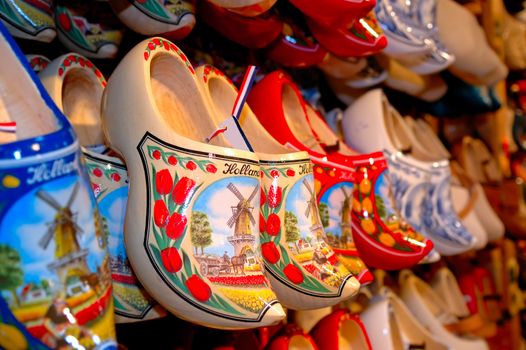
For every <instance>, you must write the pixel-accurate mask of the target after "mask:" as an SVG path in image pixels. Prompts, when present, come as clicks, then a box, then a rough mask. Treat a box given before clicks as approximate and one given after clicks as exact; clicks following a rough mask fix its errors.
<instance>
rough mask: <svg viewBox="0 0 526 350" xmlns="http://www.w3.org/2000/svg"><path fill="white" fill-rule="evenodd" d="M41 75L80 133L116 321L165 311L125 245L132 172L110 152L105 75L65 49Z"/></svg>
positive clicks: (135, 319) (153, 315) (119, 321)
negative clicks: (100, 224) (104, 106)
mask: <svg viewBox="0 0 526 350" xmlns="http://www.w3.org/2000/svg"><path fill="white" fill-rule="evenodd" d="M40 79H41V81H42V83H43V85H44V87H45V88H46V89H47V91H48V93H49V94H50V96H51V98H52V99H53V101H55V103H56V105H57V106H58V107H59V108H60V110H62V111H64V113H65V114H66V116H67V118H68V119H69V120H70V122H71V123H72V124H73V128H74V129H75V132H76V134H77V135H78V136H79V141H80V143H81V145H82V146H83V147H82V152H83V157H84V161H85V162H86V165H87V167H88V171H89V177H90V181H91V185H92V189H93V192H94V194H95V198H96V199H97V203H98V206H99V211H100V215H101V216H102V220H104V228H105V231H106V232H105V234H106V237H105V238H104V239H101V240H100V242H99V244H100V245H102V246H107V247H108V250H109V254H110V261H109V263H110V269H111V273H112V275H111V276H112V280H113V298H114V301H115V321H116V322H117V323H127V322H136V321H140V320H149V319H155V318H159V317H163V316H165V315H166V311H165V310H164V309H163V308H162V307H161V306H160V305H159V304H157V303H156V302H155V301H154V300H153V299H152V297H150V296H149V295H148V294H147V293H146V291H145V290H144V288H143V287H142V286H141V285H140V283H138V281H137V277H136V276H135V274H134V273H133V270H132V269H131V266H130V264H129V262H128V257H127V255H126V250H125V247H124V232H123V231H124V216H125V212H126V202H127V200H128V173H127V170H126V166H125V165H124V162H123V161H122V160H121V159H119V158H117V157H115V156H110V155H108V153H111V150H110V149H109V148H108V147H107V146H106V145H105V142H104V137H103V134H102V125H101V124H102V121H101V116H100V104H101V100H102V93H103V91H104V88H105V87H106V79H105V78H104V76H103V75H102V73H101V72H100V71H99V70H98V69H97V67H96V66H95V65H93V63H92V62H91V61H90V60H88V59H87V58H85V57H82V56H80V55H78V54H73V53H71V54H66V55H62V56H60V57H58V58H56V59H55V60H53V62H51V63H50V64H49V65H48V66H47V68H46V69H44V70H43V71H42V72H41V73H40Z"/></svg>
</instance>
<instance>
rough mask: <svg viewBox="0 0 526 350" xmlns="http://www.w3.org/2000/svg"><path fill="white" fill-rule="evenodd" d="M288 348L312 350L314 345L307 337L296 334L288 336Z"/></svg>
mask: <svg viewBox="0 0 526 350" xmlns="http://www.w3.org/2000/svg"><path fill="white" fill-rule="evenodd" d="M289 350H314V347H313V346H312V343H311V342H310V341H309V339H308V338H306V337H305V336H303V335H299V334H298V335H293V336H292V337H291V338H290V342H289Z"/></svg>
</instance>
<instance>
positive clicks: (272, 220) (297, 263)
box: [196, 65, 359, 310]
mask: <svg viewBox="0 0 526 350" xmlns="http://www.w3.org/2000/svg"><path fill="white" fill-rule="evenodd" d="M196 74H197V77H198V79H199V80H200V81H201V82H202V83H203V86H204V89H205V91H206V93H207V95H209V97H210V102H211V104H212V106H213V108H214V111H215V113H213V115H214V116H215V117H216V120H217V123H218V124H219V123H220V122H222V121H223V120H225V119H226V118H229V117H230V115H231V111H232V106H233V105H234V103H235V102H236V99H237V95H238V93H237V89H236V88H235V86H234V85H233V84H232V82H231V81H230V80H228V78H227V77H226V76H225V75H224V74H223V73H222V72H220V71H219V70H217V69H216V68H214V67H212V66H209V65H205V66H201V67H199V68H197V70H196ZM239 124H240V125H241V127H242V128H243V130H244V131H245V133H246V137H247V138H248V140H249V141H250V143H251V145H252V147H253V148H254V150H255V152H256V154H257V156H258V158H259V161H260V166H261V171H262V176H261V189H262V192H261V201H260V204H261V216H260V218H259V230H260V241H261V242H262V243H261V250H262V255H263V259H264V262H265V267H266V272H267V275H268V277H269V279H270V282H271V285H272V289H273V290H274V291H275V292H276V295H277V296H278V299H279V300H280V302H281V303H282V304H283V305H284V306H286V307H287V308H291V309H294V310H298V309H302V310H303V309H315V308H320V307H327V306H331V305H334V304H337V303H339V302H341V301H343V300H346V299H348V298H349V297H351V296H353V295H355V294H356V293H357V292H358V289H359V282H358V281H357V280H356V278H355V277H354V276H353V275H352V274H351V273H350V272H349V271H348V270H347V269H346V268H345V266H343V265H342V264H341V263H340V262H338V260H337V258H336V255H335V253H334V251H333V250H332V249H331V247H330V246H329V245H328V244H327V243H326V242H325V238H326V234H325V230H324V227H323V224H322V221H321V218H320V215H319V212H318V205H317V200H316V193H315V192H314V177H313V173H312V163H311V162H310V160H309V155H308V153H307V152H291V150H290V149H288V148H287V147H285V146H283V145H281V144H280V143H279V142H277V141H276V140H275V139H274V138H273V137H272V136H271V135H270V134H269V133H268V132H267V131H266V130H265V128H264V127H263V126H262V125H261V124H260V123H259V121H258V120H257V118H256V116H255V115H254V113H253V112H252V110H251V109H250V107H248V106H245V108H244V109H243V111H242V113H241V115H240V118H239Z"/></svg>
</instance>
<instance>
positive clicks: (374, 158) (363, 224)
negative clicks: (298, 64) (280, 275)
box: [248, 71, 433, 282]
mask: <svg viewBox="0 0 526 350" xmlns="http://www.w3.org/2000/svg"><path fill="white" fill-rule="evenodd" d="M248 103H249V104H250V106H251V108H252V110H253V111H254V113H255V114H256V116H257V117H258V119H259V120H260V122H261V123H262V124H263V126H264V127H265V128H266V129H267V130H268V131H269V132H270V133H271V134H272V135H273V136H274V138H276V139H277V140H278V141H279V142H281V143H283V144H288V145H289V146H290V147H291V148H295V149H300V150H304V151H307V152H309V155H310V157H311V160H312V161H313V163H314V178H315V187H316V193H317V196H318V197H317V200H318V202H319V208H320V215H321V217H322V219H321V221H322V222H324V226H325V231H326V232H328V234H327V241H328V243H329V244H330V245H331V246H332V247H333V248H334V251H335V252H336V253H337V254H338V257H339V258H340V260H342V262H343V263H344V264H345V265H346V267H347V268H348V269H349V270H351V272H354V271H353V268H352V267H349V266H347V264H346V262H347V263H348V261H346V260H347V259H349V258H350V257H354V256H356V255H357V254H356V253H355V252H356V248H358V251H359V252H360V258H361V259H363V261H364V262H365V264H367V265H371V266H374V267H377V268H380V269H387V270H396V269H402V268H407V267H411V266H413V265H415V264H417V263H418V262H420V261H421V260H422V259H423V258H424V257H425V256H426V255H427V254H428V253H429V252H430V251H431V249H432V248H433V243H432V242H431V241H429V240H425V239H424V238H423V237H422V236H421V235H419V234H417V233H416V232H414V230H412V229H411V228H410V227H409V226H408V225H407V224H405V223H404V222H403V221H401V220H400V219H399V218H398V216H397V215H396V214H395V213H396V211H395V210H394V209H392V206H391V201H390V200H384V198H386V197H387V196H386V195H385V194H384V195H382V194H381V193H383V192H389V183H388V181H387V178H386V177H385V176H384V175H385V171H386V170H387V164H386V161H385V159H384V158H383V155H382V153H380V152H379V153H373V154H368V155H360V156H356V155H353V152H352V151H350V150H348V149H346V152H347V153H348V154H343V153H340V152H338V150H339V146H338V142H337V140H338V138H337V137H335V136H334V135H333V139H334V137H335V138H336V143H335V144H332V142H333V141H332V140H330V141H329V142H331V144H329V145H327V144H326V145H325V149H324V148H323V147H322V143H320V142H319V139H320V136H319V135H322V137H324V139H327V134H328V133H330V129H329V128H328V126H326V125H325V124H324V123H321V125H325V128H326V129H329V131H327V130H325V129H324V130H320V134H319V135H318V134H316V133H315V132H314V131H313V130H312V125H317V128H319V127H320V122H319V120H316V119H315V118H317V116H316V113H315V112H313V110H312V108H311V107H309V106H306V104H305V101H304V100H303V98H302V97H301V94H300V92H299V90H298V88H297V87H296V85H295V84H294V83H293V82H292V81H291V80H290V79H288V77H287V76H286V75H285V74H284V73H282V72H279V71H278V72H273V73H271V74H269V75H267V76H266V77H265V78H263V80H261V81H260V82H259V83H258V84H256V86H254V88H253V89H252V91H251V93H250V95H249V98H248ZM309 111H311V113H309ZM309 121H310V122H311V124H309ZM342 150H344V149H343V148H342ZM326 151H328V152H326ZM354 154H355V153H354ZM353 189H355V190H354V194H353ZM335 215H336V216H337V217H336V216H335ZM351 227H352V229H351ZM360 282H362V281H361V280H360Z"/></svg>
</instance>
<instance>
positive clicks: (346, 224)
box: [340, 187, 352, 244]
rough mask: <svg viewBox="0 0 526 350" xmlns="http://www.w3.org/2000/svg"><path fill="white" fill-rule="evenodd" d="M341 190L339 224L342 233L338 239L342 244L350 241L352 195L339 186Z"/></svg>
mask: <svg viewBox="0 0 526 350" xmlns="http://www.w3.org/2000/svg"><path fill="white" fill-rule="evenodd" d="M340 189H341V190H342V192H343V202H342V210H341V212H340V214H341V217H342V219H341V224H340V226H341V227H342V234H341V236H340V241H341V242H342V243H343V244H347V243H350V242H352V229H351V199H352V197H351V196H350V195H349V194H348V193H347V191H346V190H345V188H343V187H340Z"/></svg>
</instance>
